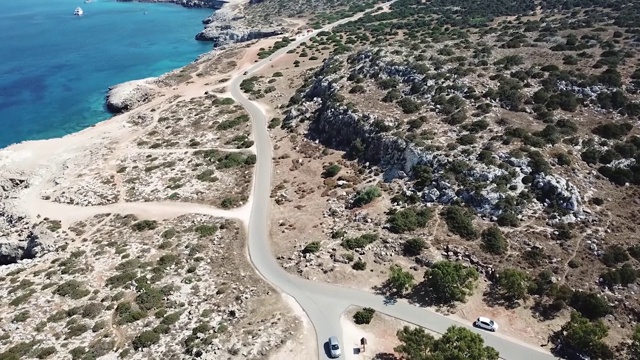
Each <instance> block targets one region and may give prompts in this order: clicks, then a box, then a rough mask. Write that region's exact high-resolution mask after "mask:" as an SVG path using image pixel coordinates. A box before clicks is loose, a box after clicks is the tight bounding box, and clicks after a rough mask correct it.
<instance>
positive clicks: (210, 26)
mask: <svg viewBox="0 0 640 360" xmlns="http://www.w3.org/2000/svg"><path fill="white" fill-rule="evenodd" d="M202 22H203V23H204V24H205V25H206V26H205V28H204V30H202V31H201V32H199V33H198V34H197V35H196V40H199V41H213V42H214V43H215V45H216V46H217V47H220V46H225V45H229V44H235V43H240V42H245V41H251V40H256V39H262V38H266V37H271V36H277V35H281V34H283V33H284V31H285V29H283V28H255V27H252V26H249V25H248V24H246V23H245V21H244V17H243V16H242V15H240V14H239V13H238V12H237V11H236V10H234V9H230V8H226V7H225V8H222V9H220V10H218V11H216V12H215V13H214V14H213V15H211V16H210V17H208V18H206V19H205V20H203V21H202Z"/></svg>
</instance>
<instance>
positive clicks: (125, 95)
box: [106, 78, 156, 114]
mask: <svg viewBox="0 0 640 360" xmlns="http://www.w3.org/2000/svg"><path fill="white" fill-rule="evenodd" d="M153 81H155V78H147V79H142V80H133V81H128V82H125V83H122V84H118V85H115V86H112V87H111V88H109V92H108V93H107V99H106V104H107V109H108V110H109V111H110V112H111V113H114V114H119V113H122V112H125V111H129V110H132V109H135V108H136V107H138V106H140V105H142V104H145V103H147V102H149V101H151V100H152V99H153V98H154V97H155V95H156V91H155V90H154V88H153V87H152V86H151V84H152V82H153Z"/></svg>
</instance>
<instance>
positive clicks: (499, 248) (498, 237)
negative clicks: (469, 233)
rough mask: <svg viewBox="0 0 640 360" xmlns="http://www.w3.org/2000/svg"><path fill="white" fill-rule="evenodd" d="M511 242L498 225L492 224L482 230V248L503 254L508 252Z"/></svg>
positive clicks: (496, 253) (489, 251) (492, 252)
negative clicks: (508, 241) (509, 242)
mask: <svg viewBox="0 0 640 360" xmlns="http://www.w3.org/2000/svg"><path fill="white" fill-rule="evenodd" d="M508 247H509V244H508V243H507V240H506V239H505V237H504V235H503V234H502V231H501V230H500V228H499V227H497V226H492V227H490V228H487V229H485V230H483V231H482V248H483V249H484V250H485V251H486V252H488V253H491V254H495V255H501V254H504V253H505V252H507V249H508Z"/></svg>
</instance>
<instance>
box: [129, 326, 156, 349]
mask: <svg viewBox="0 0 640 360" xmlns="http://www.w3.org/2000/svg"><path fill="white" fill-rule="evenodd" d="M159 341H160V335H159V334H158V333H156V332H155V331H151V330H145V331H143V332H141V333H140V334H138V336H136V337H135V338H134V339H133V341H132V342H131V345H133V348H134V349H135V350H140V349H144V348H148V347H150V346H151V345H153V344H156V343H158V342H159Z"/></svg>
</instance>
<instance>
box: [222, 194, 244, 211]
mask: <svg viewBox="0 0 640 360" xmlns="http://www.w3.org/2000/svg"><path fill="white" fill-rule="evenodd" d="M239 203H240V201H239V200H238V199H237V198H236V197H226V198H224V199H222V201H221V202H220V207H221V208H223V209H231V208H234V207H237V206H238V204H239Z"/></svg>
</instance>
